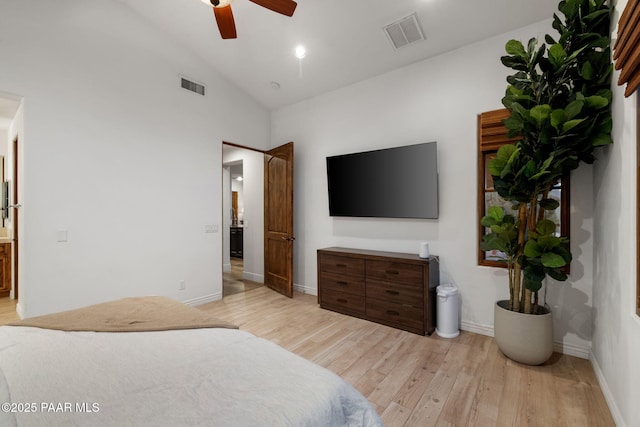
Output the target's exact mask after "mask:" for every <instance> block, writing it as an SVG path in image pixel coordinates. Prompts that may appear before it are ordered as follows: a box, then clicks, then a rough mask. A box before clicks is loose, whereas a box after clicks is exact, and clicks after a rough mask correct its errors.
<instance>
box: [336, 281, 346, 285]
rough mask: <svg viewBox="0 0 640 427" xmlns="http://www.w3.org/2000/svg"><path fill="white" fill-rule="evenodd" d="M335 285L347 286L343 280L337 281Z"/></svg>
mask: <svg viewBox="0 0 640 427" xmlns="http://www.w3.org/2000/svg"><path fill="white" fill-rule="evenodd" d="M336 285H340V286H347V285H348V283H347V282H343V281H339V282H336Z"/></svg>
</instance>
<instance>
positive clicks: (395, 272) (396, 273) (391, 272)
mask: <svg viewBox="0 0 640 427" xmlns="http://www.w3.org/2000/svg"><path fill="white" fill-rule="evenodd" d="M385 273H387V274H395V275H398V274H400V272H399V271H398V270H387V271H385Z"/></svg>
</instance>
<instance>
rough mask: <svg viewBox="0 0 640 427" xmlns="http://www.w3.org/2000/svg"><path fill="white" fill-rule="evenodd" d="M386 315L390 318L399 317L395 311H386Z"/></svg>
mask: <svg viewBox="0 0 640 427" xmlns="http://www.w3.org/2000/svg"><path fill="white" fill-rule="evenodd" d="M387 314H388V315H390V316H400V313H398V312H397V311H395V310H387Z"/></svg>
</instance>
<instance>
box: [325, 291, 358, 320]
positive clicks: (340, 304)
mask: <svg viewBox="0 0 640 427" xmlns="http://www.w3.org/2000/svg"><path fill="white" fill-rule="evenodd" d="M364 300H365V299H364V295H352V294H347V293H344V292H338V291H334V290H331V289H323V290H322V294H321V297H320V306H321V307H322V308H330V309H331V308H332V309H336V310H338V311H348V312H352V313H357V314H359V315H364V313H365V310H364Z"/></svg>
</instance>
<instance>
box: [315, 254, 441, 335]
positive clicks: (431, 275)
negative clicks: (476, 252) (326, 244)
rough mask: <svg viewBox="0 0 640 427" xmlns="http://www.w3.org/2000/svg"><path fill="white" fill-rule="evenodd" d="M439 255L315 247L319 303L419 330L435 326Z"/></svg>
mask: <svg viewBox="0 0 640 427" xmlns="http://www.w3.org/2000/svg"><path fill="white" fill-rule="evenodd" d="M439 277H440V271H439V261H438V257H437V256H432V257H430V258H429V259H422V258H419V257H418V255H414V254H402V253H395V252H379V251H369V250H362V249H348V248H326V249H318V302H319V304H320V307H322V308H325V309H328V310H332V311H337V312H340V313H343V314H348V315H350V316H355V317H360V318H363V319H367V320H371V321H373V322H377V323H382V324H385V325H388V326H392V327H394V328H398V329H403V330H406V331H409V332H414V333H416V334H421V335H425V334H427V335H431V333H432V332H433V331H434V330H435V326H436V287H437V286H438V283H439V280H440V279H439Z"/></svg>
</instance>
